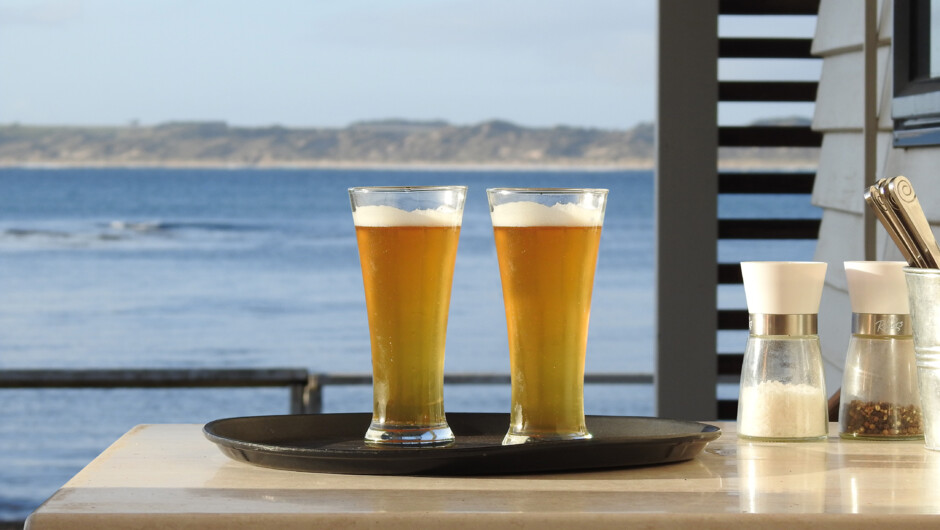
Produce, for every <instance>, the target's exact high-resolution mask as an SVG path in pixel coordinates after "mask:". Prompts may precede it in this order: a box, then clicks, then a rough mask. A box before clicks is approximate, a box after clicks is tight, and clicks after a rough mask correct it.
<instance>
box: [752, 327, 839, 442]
mask: <svg viewBox="0 0 940 530" xmlns="http://www.w3.org/2000/svg"><path fill="white" fill-rule="evenodd" d="M827 409H828V400H827V398H826V384H825V379H824V375H823V365H822V353H821V351H820V347H819V336H818V335H816V315H753V314H752V315H751V333H750V335H749V336H748V340H747V349H746V350H745V352H744V364H743V366H742V370H741V393H740V396H739V397H738V435H739V436H740V437H741V438H744V439H752V440H763V441H816V440H824V439H825V438H826V436H827V434H828V430H829V419H828V410H827Z"/></svg>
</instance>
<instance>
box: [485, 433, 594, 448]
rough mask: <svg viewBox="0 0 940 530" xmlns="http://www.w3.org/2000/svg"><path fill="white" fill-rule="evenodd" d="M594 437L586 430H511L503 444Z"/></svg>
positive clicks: (588, 438)
mask: <svg viewBox="0 0 940 530" xmlns="http://www.w3.org/2000/svg"><path fill="white" fill-rule="evenodd" d="M591 438H592V436H591V433H589V432H587V431H584V432H574V433H552V434H525V433H516V432H513V431H509V432H508V433H506V436H505V437H503V445H517V444H527V443H537V442H557V441H562V440H590V439H591Z"/></svg>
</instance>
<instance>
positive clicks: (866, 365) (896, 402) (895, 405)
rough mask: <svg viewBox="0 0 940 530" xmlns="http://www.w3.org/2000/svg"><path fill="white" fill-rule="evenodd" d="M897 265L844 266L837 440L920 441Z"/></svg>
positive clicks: (910, 348) (902, 283)
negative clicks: (845, 329) (845, 311)
mask: <svg viewBox="0 0 940 530" xmlns="http://www.w3.org/2000/svg"><path fill="white" fill-rule="evenodd" d="M906 266H907V263H905V262H903V261H847V262H845V275H846V279H847V280H848V286H849V299H850V301H851V303H852V338H851V339H850V340H849V347H848V351H847V352H846V357H845V371H844V373H843V376H842V395H841V404H840V406H839V436H841V437H842V438H866V439H877V440H912V439H915V440H916V439H923V437H924V429H923V422H922V417H921V405H920V393H919V391H918V387H917V363H916V361H915V356H914V339H913V336H912V333H913V332H912V328H911V316H910V310H909V308H908V296H907V285H906V284H905V281H904V267H906Z"/></svg>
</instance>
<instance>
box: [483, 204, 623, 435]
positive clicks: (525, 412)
mask: <svg viewBox="0 0 940 530" xmlns="http://www.w3.org/2000/svg"><path fill="white" fill-rule="evenodd" d="M558 191H559V192H561V191H567V192H568V193H569V194H571V193H572V191H571V190H558ZM587 191H592V192H597V191H603V190H587ZM530 193H531V192H530ZM532 198H533V197H528V196H525V195H524V196H522V197H518V199H522V200H517V201H516V202H509V203H502V204H496V205H495V206H492V217H493V225H494V228H493V230H494V235H495V239H496V252H497V256H498V259H499V270H500V276H501V280H502V285H503V301H504V304H505V309H506V324H507V329H508V335H509V358H510V373H511V378H512V409H511V418H510V429H509V433H508V434H507V435H506V438H505V439H504V441H503V443H504V444H510V443H525V442H529V441H538V440H546V439H578V438H589V437H590V436H591V435H590V433H589V432H588V430H587V427H586V425H585V421H584V361H585V352H586V349H587V338H588V323H589V320H590V316H591V293H592V290H593V285H594V270H595V268H596V264H597V250H598V245H599V243H600V236H601V226H602V224H603V206H604V202H603V200H602V201H601V203H600V207H599V209H597V208H594V209H591V208H584V207H582V206H578V205H576V204H559V205H554V206H551V207H550V206H548V205H543V204H539V203H538V202H536V201H535V200H526V199H532ZM537 200H544V199H541V197H539V198H538V199H537ZM554 200H555V199H554V198H552V199H550V200H549V201H547V202H552V201H554ZM492 201H493V197H492V196H491V205H492V204H493V203H492Z"/></svg>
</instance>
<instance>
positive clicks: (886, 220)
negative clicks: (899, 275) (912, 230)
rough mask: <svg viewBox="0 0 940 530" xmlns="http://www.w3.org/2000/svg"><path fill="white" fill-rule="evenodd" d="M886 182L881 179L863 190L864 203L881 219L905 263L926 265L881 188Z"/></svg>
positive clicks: (918, 265) (913, 265)
mask: <svg viewBox="0 0 940 530" xmlns="http://www.w3.org/2000/svg"><path fill="white" fill-rule="evenodd" d="M886 183H887V179H881V180H879V181H878V182H876V183H875V185H873V186H870V187H869V188H868V190H867V191H866V192H865V203H867V204H868V206H869V207H871V209H872V210H874V212H875V215H876V216H877V217H878V220H879V221H881V224H882V226H884V228H885V231H886V232H888V235H889V236H891V239H892V240H894V244H895V245H897V247H898V250H900V251H901V254H902V255H903V256H904V259H905V260H906V261H907V264H908V265H910V266H911V267H921V268H923V267H926V262H925V260H924V259H923V257H922V256H921V254H920V252H919V251H918V250H917V247H916V246H915V245H914V242H913V241H912V240H911V238H910V236H909V235H908V233H907V230H906V229H905V228H904V225H903V224H902V223H901V220H900V219H899V218H898V216H897V214H896V213H895V211H894V208H892V207H891V205H890V204H889V202H888V199H887V197H885V194H884V191H883V190H884V185H885V184H886Z"/></svg>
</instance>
